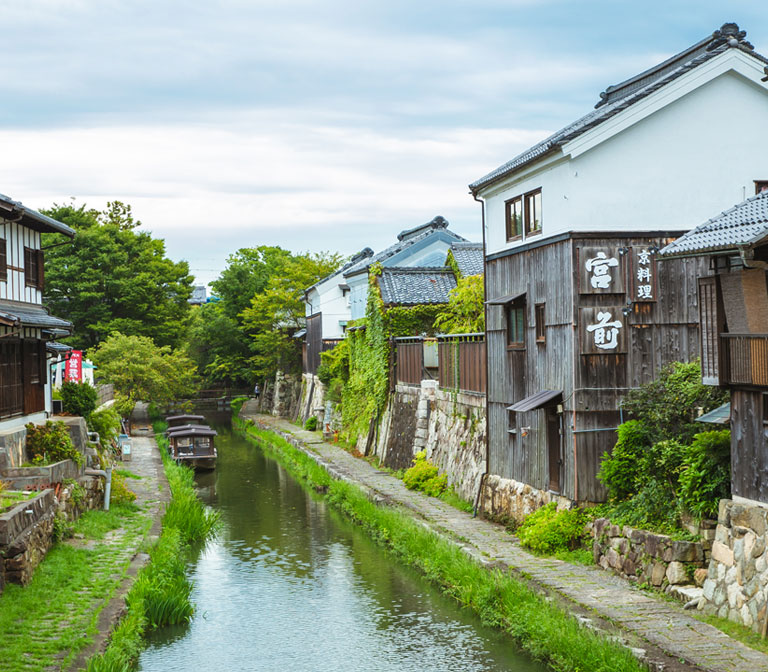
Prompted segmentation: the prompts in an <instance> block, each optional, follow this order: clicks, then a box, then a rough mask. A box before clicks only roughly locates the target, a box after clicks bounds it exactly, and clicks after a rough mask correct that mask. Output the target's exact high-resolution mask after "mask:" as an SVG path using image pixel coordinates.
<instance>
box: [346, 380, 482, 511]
mask: <svg viewBox="0 0 768 672" xmlns="http://www.w3.org/2000/svg"><path fill="white" fill-rule="evenodd" d="M485 426H486V421H485V397H484V396H483V395H473V394H469V393H464V392H455V391H451V390H444V389H442V388H439V387H438V386H437V382H436V381H434V380H423V381H422V382H421V385H419V386H416V385H397V387H396V389H395V392H394V394H393V395H392V396H391V397H390V402H389V405H388V407H387V410H386V412H385V413H384V416H383V419H382V422H381V426H380V432H379V437H378V442H377V447H376V454H377V455H378V457H379V458H380V459H381V462H382V464H384V465H386V466H388V467H391V468H393V469H404V468H407V467H410V466H411V463H412V460H413V457H414V456H415V455H416V453H418V452H419V451H421V450H425V451H426V452H427V458H428V459H429V460H430V461H431V462H432V463H433V464H435V465H436V466H437V467H438V469H439V470H440V473H441V474H446V475H447V477H448V484H449V485H451V486H452V487H453V488H454V489H455V490H456V492H457V493H458V494H459V495H460V496H461V497H463V498H464V499H466V500H468V501H470V502H472V501H474V499H475V496H476V495H477V491H478V488H479V486H480V479H481V478H482V475H483V473H484V472H485V431H486V430H485ZM361 452H363V451H362V450H361Z"/></svg>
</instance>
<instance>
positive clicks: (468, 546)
mask: <svg viewBox="0 0 768 672" xmlns="http://www.w3.org/2000/svg"><path fill="white" fill-rule="evenodd" d="M241 419H243V420H251V421H253V422H254V423H255V424H256V425H257V426H258V427H260V428H261V429H265V430H269V431H272V432H274V433H276V434H278V435H280V436H281V437H282V438H284V439H285V440H287V441H288V442H289V443H290V444H291V445H293V446H294V447H295V448H297V449H299V450H301V451H302V452H304V453H305V454H306V455H308V456H309V457H311V458H312V459H313V460H315V461H316V462H317V463H318V464H319V465H321V466H322V467H324V468H325V469H326V470H328V472H329V473H330V474H331V476H332V477H334V478H337V479H340V480H343V481H345V482H348V483H353V484H355V485H357V486H358V487H361V488H362V489H363V490H364V491H366V492H367V493H368V494H369V496H370V497H371V498H372V499H374V500H375V501H377V502H379V503H386V504H397V505H399V506H400V507H401V508H404V509H406V510H407V512H409V513H411V514H416V515H417V516H418V517H419V518H420V519H422V520H423V521H424V522H425V523H426V524H427V525H428V526H429V527H430V528H431V529H433V530H434V531H436V532H438V533H439V534H442V535H443V536H444V537H445V538H448V539H449V540H451V541H453V543H455V544H456V545H457V546H458V547H459V548H461V549H462V550H463V551H464V552H465V553H467V554H468V555H470V556H471V557H473V558H475V559H477V560H478V561H479V562H481V564H483V565H484V566H486V567H488V568H489V569H494V568H501V569H504V570H506V571H509V572H511V573H513V574H515V575H516V576H517V577H518V578H521V579H523V580H525V581H526V582H527V583H528V585H529V586H531V587H532V588H534V589H535V590H537V591H538V592H540V593H542V594H545V595H546V596H548V597H549V598H551V599H553V600H555V601H557V602H558V603H559V604H560V606H562V607H563V608H564V609H565V610H566V611H568V612H570V613H572V614H573V615H574V616H575V617H576V618H577V619H578V620H580V621H581V622H582V623H584V624H585V625H587V626H589V627H592V628H595V629H597V630H599V631H601V632H603V634H604V635H605V636H607V637H609V638H612V639H615V640H617V641H620V643H622V644H624V645H625V646H627V647H628V648H629V649H630V650H631V651H632V652H633V654H635V655H636V656H637V657H638V658H639V659H640V660H641V661H642V662H643V664H645V665H647V666H648V667H649V668H650V669H653V670H665V671H666V672H670V671H673V670H674V671H678V670H679V671H681V672H682V671H684V670H685V671H689V670H690V671H693V670H709V671H712V672H768V656H766V655H765V654H762V653H760V652H759V651H756V650H754V649H751V648H749V647H747V646H746V645H744V644H741V642H738V641H737V640H734V639H731V638H730V637H728V636H727V635H725V634H724V633H723V632H721V631H720V630H717V629H716V628H714V627H713V626H709V625H707V624H706V623H703V622H702V621H698V620H696V619H693V618H692V617H691V616H690V615H689V614H687V613H685V612H684V611H683V608H682V606H680V605H677V604H670V603H668V602H666V601H664V600H663V599H662V598H656V597H654V596H652V595H649V594H647V593H644V592H642V591H640V590H639V589H637V588H633V587H631V586H630V585H629V584H626V582H624V581H622V580H621V579H619V578H617V577H614V576H612V575H608V574H607V573H606V572H604V571H603V570H600V569H598V568H591V567H580V566H575V565H569V564H568V563H565V562H562V561H559V560H554V559H550V558H536V557H535V556H531V555H530V554H528V553H527V552H525V551H524V550H522V549H521V548H520V547H519V545H517V544H515V543H514V542H513V540H512V538H511V537H506V539H502V535H503V528H501V526H498V525H495V524H493V523H489V522H488V521H485V520H472V521H471V525H472V527H473V528H474V531H475V532H477V534H478V535H481V536H484V537H485V538H484V539H482V540H480V541H477V539H476V540H475V541H473V540H471V539H468V538H467V535H466V534H462V533H461V531H460V530H458V529H455V528H454V529H452V526H451V525H450V521H448V520H445V521H442V522H441V521H440V520H437V519H436V517H435V516H434V515H433V513H434V512H433V513H429V512H427V509H430V508H432V509H434V508H435V506H436V505H435V504H434V503H433V502H430V501H429V499H430V498H428V497H426V496H425V495H422V494H421V493H416V492H412V491H405V492H406V493H407V495H406V496H402V497H398V496H395V495H393V494H392V493H387V492H383V491H381V490H379V489H377V488H376V487H375V486H372V485H370V484H368V483H364V482H362V481H361V480H358V478H356V477H355V475H354V474H351V473H349V471H347V470H345V469H344V467H343V466H342V465H341V464H340V463H337V462H336V461H334V459H333V458H332V457H329V456H328V452H333V451H339V453H338V454H337V455H335V457H338V458H339V460H340V461H341V462H343V461H348V460H354V461H355V462H356V463H357V465H359V466H357V465H355V466H353V469H354V470H356V471H360V470H362V469H369V470H370V476H373V475H375V474H376V473H380V472H376V470H375V469H374V468H373V467H372V466H371V465H369V464H368V463H365V462H362V461H361V460H358V459H357V458H354V457H352V456H351V455H349V453H347V452H346V451H344V450H343V449H341V448H340V447H338V446H334V445H332V444H327V443H325V442H323V441H320V440H316V439H315V437H313V436H312V435H311V434H310V433H308V432H307V434H308V435H309V436H308V437H307V440H306V441H305V440H303V439H302V438H300V437H299V436H297V435H299V434H302V433H304V431H303V430H301V429H300V428H298V427H295V426H293V425H291V424H290V423H289V422H288V421H286V420H284V419H280V418H276V417H273V416H254V415H241ZM313 446H316V447H317V448H318V450H320V449H322V450H323V451H325V452H326V454H325V455H320V454H319V452H318V450H315V449H313ZM362 465H365V466H362ZM387 478H390V479H391V477H390V476H387ZM392 480H393V481H394V479H392ZM396 483H400V482H399V481H396ZM399 487H400V488H402V489H403V490H404V486H402V484H400V486H399ZM435 501H437V502H439V500H435ZM446 506H447V505H446ZM459 513H461V512H458V511H455V514H459ZM461 515H462V516H465V517H466V515H467V514H463V513H461ZM438 517H439V516H438ZM449 517H452V518H454V519H457V518H458V516H456V515H454V514H449ZM463 524H464V525H465V526H466V521H465V522H464V523H463ZM488 526H491V529H490V530H489V531H488V532H486V527H488ZM493 528H495V530H494V529H493ZM491 537H496V539H492V538H491ZM500 539H501V540H502V541H503V543H504V544H506V545H507V546H508V548H507V550H506V552H505V551H504V550H502V551H501V554H502V556H507V557H500V555H499V550H500V548H499V546H497V545H494V542H496V543H498V542H499V540H500ZM483 546H485V548H483ZM520 554H523V555H520ZM509 556H517V557H509ZM489 558H490V559H489ZM523 558H525V560H526V561H525V562H522V563H520V562H518V563H516V562H515V560H516V559H518V560H519V559H523ZM526 565H527V566H526ZM580 575H583V576H580ZM565 577H568V578H565ZM573 577H575V578H573ZM582 583H584V586H582V585H581V584H582ZM617 597H618V600H617ZM617 601H618V603H617Z"/></svg>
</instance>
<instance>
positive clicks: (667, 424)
mask: <svg viewBox="0 0 768 672" xmlns="http://www.w3.org/2000/svg"><path fill="white" fill-rule="evenodd" d="M727 400H728V393H727V392H724V391H722V390H720V389H719V388H716V387H712V386H711V385H704V384H703V383H702V382H701V365H700V363H699V361H698V360H696V361H693V362H689V363H684V362H673V363H672V364H669V365H668V366H665V367H664V368H663V369H662V370H661V371H660V372H659V376H658V377H657V378H656V379H655V380H652V381H651V382H649V383H646V384H645V385H642V386H640V387H639V388H637V389H635V390H632V391H631V392H630V393H629V394H628V395H627V397H626V399H625V400H624V410H625V411H627V412H628V413H629V414H630V416H631V417H632V418H635V419H637V420H640V422H641V423H642V424H643V426H644V427H645V429H646V431H647V432H648V435H649V438H650V441H651V443H656V442H657V441H663V440H664V439H675V440H676V441H680V442H681V443H690V442H691V440H692V439H693V437H694V435H696V434H698V433H699V432H700V431H701V426H700V425H699V423H696V422H694V420H695V419H696V409H697V408H699V407H701V408H703V409H704V411H705V412H706V411H710V410H712V409H713V408H716V407H717V406H720V405H721V404H724V403H725V402H726V401H727Z"/></svg>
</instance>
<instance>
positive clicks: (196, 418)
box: [165, 413, 205, 428]
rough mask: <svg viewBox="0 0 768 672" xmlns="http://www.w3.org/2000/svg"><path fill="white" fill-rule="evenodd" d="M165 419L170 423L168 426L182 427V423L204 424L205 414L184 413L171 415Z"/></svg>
mask: <svg viewBox="0 0 768 672" xmlns="http://www.w3.org/2000/svg"><path fill="white" fill-rule="evenodd" d="M165 421H166V422H167V423H168V427H169V428H170V427H181V426H182V425H204V424H205V416H204V415H192V414H190V413H184V414H182V415H169V416H168V417H166V419H165Z"/></svg>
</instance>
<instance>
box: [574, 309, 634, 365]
mask: <svg viewBox="0 0 768 672" xmlns="http://www.w3.org/2000/svg"><path fill="white" fill-rule="evenodd" d="M622 307H623V306H601V307H598V308H580V309H579V332H580V334H581V354H582V355H617V354H623V353H625V352H626V351H627V321H626V317H625V316H624V313H623V312H622V310H621V309H622Z"/></svg>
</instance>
